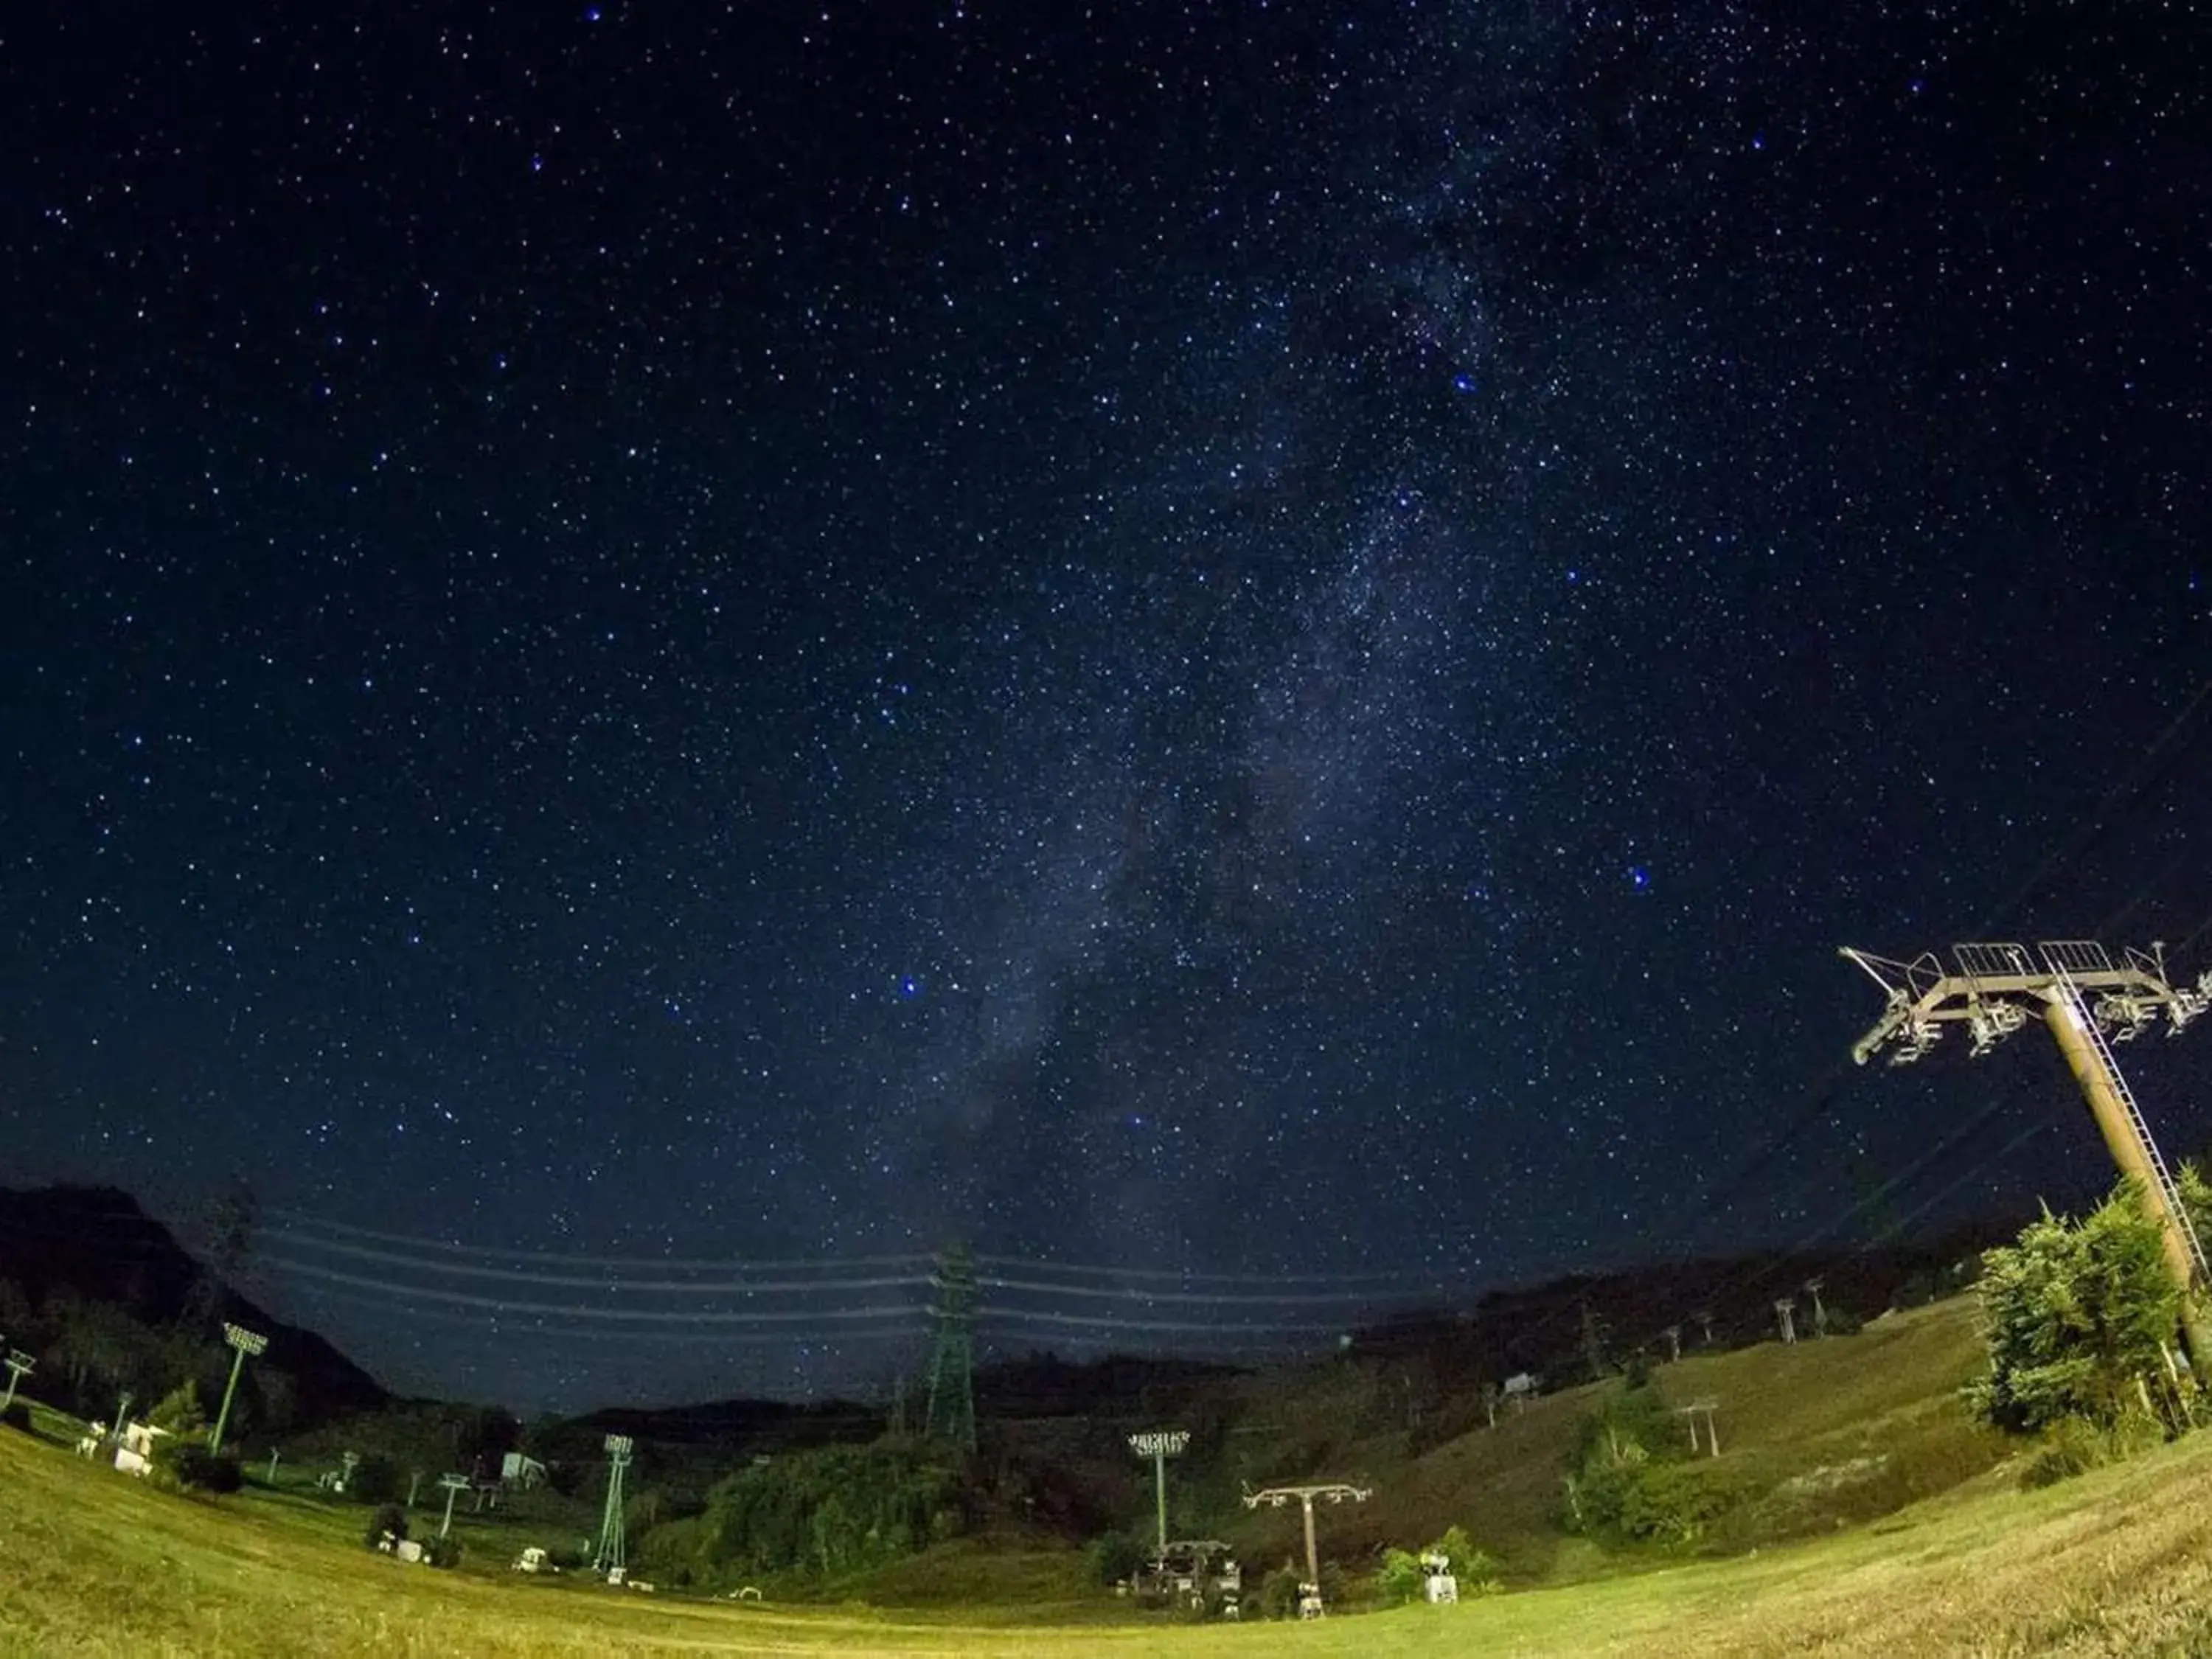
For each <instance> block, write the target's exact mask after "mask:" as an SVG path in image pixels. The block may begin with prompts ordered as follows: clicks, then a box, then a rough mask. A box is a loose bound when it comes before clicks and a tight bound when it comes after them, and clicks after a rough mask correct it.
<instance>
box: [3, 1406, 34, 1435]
mask: <svg viewBox="0 0 2212 1659" xmlns="http://www.w3.org/2000/svg"><path fill="white" fill-rule="evenodd" d="M0 1424H5V1425H7V1426H8V1427H9V1428H11V1429H21V1430H22V1431H23V1432H24V1433H25V1434H28V1433H30V1432H31V1402H30V1401H27V1400H11V1401H9V1402H8V1409H7V1410H6V1411H4V1412H0Z"/></svg>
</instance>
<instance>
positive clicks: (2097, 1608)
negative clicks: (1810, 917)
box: [0, 1433, 2212, 1659]
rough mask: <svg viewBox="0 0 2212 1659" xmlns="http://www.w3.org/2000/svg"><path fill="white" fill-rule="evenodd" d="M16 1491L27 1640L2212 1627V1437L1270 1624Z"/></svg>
mask: <svg viewBox="0 0 2212 1659" xmlns="http://www.w3.org/2000/svg"><path fill="white" fill-rule="evenodd" d="M0 1492H5V1494H6V1496H7V1498H8V1504H7V1509H6V1515H5V1519H4V1522H0V1562H4V1564H5V1568H6V1571H4V1572H0V1651H5V1652H8V1653H10V1654H35V1655H40V1656H44V1655H87V1656H105V1655H125V1654H128V1655H132V1656H140V1655H182V1654H191V1655H201V1654H208V1655H218V1654H264V1653H284V1654H301V1655H341V1654H376V1655H380V1656H381V1655H431V1654H441V1655H442V1654H451V1653H471V1654H482V1655H487V1656H494V1659H501V1656H516V1655H526V1654H547V1655H571V1654H574V1655H578V1656H581V1655H585V1654H592V1655H615V1656H646V1655H653V1656H662V1655H666V1656H674V1655H680V1654H697V1653H754V1654H769V1653H775V1654H787V1653H806V1652H814V1651H825V1650H835V1651H838V1652H844V1653H863V1654H885V1655H889V1654H899V1655H921V1654H978V1655H1011V1654H1017V1653H1019V1654H1036V1655H1054V1654H1071V1653H1079V1652H1081V1653H1096V1652H1104V1653H1109V1654H1111V1653H1117V1652H1118V1653H1123V1654H1128V1655H1137V1654H1149V1653H1156V1652H1165V1653H1169V1654H1189V1655H1193V1656H1205V1655H1220V1654H1232V1653H1233V1654H1250V1655H1255V1656H1257V1655H1259V1654H1261V1653H1274V1652H1277V1651H1285V1650H1286V1651H1291V1652H1295V1653H1308V1654H1315V1655H1323V1654H1352V1653H1373V1652H1376V1651H1389V1652H1398V1653H1406V1654H1411V1655H1417V1656H1418V1655H1426V1654H1435V1655H1443V1654H1455V1655H1457V1654H1467V1655H1481V1654H1570V1653H1588V1654H1623V1655H1628V1654H1644V1653H1651V1654H1660V1653H1666V1654H1674V1653H1680V1652H1682V1651H1685V1650H1695V1651H1698V1652H1700V1653H1711V1654H1738V1655H1761V1654H1782V1653H1802V1652H1808V1651H1812V1652H1827V1653H1833V1654H1839V1655H1869V1656H1871V1655H1876V1654H1894V1653H1936V1652H1967V1651H1971V1652H1974V1653H1978V1654H1986V1655H2007V1654H2027V1653H2037V1654H2043V1653H2050V1654H2059V1655H2093V1654H2096V1655H2103V1654H2124V1653H2125V1654H2132V1653H2142V1652H2151V1651H2160V1650H2167V1651H2203V1650H2205V1647H2206V1644H2208V1643H2212V1436H2200V1437H2197V1438H2196V1439H2195V1440H2193V1441H2191V1442H2186V1443H2182V1444H2180V1445H2177V1446H2173V1447H2170V1448H2166V1449H2163V1450H2161V1451H2159V1452H2157V1453H2154V1454H2153V1455H2149V1456H2147V1457H2144V1458H2142V1459H2140V1460H2138V1461H2136V1462H2133V1463H2130V1464H2128V1465H2125V1466H2123V1467H2120V1468H2111V1469H2105V1470H2100V1471H2099V1472H2097V1473H2096V1474H2092V1475H2089V1476H2087V1477H2084V1478H2083V1479H2082V1480H2079V1481H2075V1482H2071V1483H2069V1484H2067V1485H2064V1486H2058V1487H2054V1488H2051V1489H2047V1490H2045V1491H2042V1492H2028V1493H2023V1492H2011V1491H2002V1492H1981V1493H1978V1494H1975V1495H1972V1496H1953V1497H1948V1498H1940V1499H1936V1500H1933V1501H1931V1502H1929V1503H1927V1504H1921V1505H1917V1506H1916V1507H1915V1508H1913V1509H1911V1510H1908V1511H1906V1512H1905V1513H1903V1514H1901V1515H1899V1516H1894V1517H1893V1518H1891V1519H1890V1520H1888V1521H1887V1522H1882V1523H1880V1524H1879V1525H1877V1526H1875V1527H1872V1528H1862V1529H1859V1530H1857V1531H1854V1532H1851V1533H1849V1534H1843V1535H1838V1536H1832V1537H1828V1538H1825V1539H1820V1540H1817V1541H1810V1542H1808V1543H1803V1544H1799V1545H1795V1546H1790V1547H1783V1548H1780V1549H1776V1550H1770V1551H1763V1552H1761V1553H1759V1554H1758V1555H1756V1556H1753V1557H1748V1558H1739V1559H1732V1560H1727V1561H1717V1562H1710V1563H1699V1564H1696V1565H1685V1566H1677V1567H1673V1568H1669V1569H1666V1570H1662V1571H1650V1572H1645V1573H1640V1574H1637V1575H1634V1576H1630V1577H1615V1578H1612V1579H1609V1580H1606V1581H1604V1582H1601V1583H1585V1584H1579V1585H1573V1586H1569V1587H1565V1588H1559V1589H1543V1590H1535V1591H1529V1592H1524V1593H1520V1594H1514V1595H1504V1596H1499V1597H1495V1598H1492V1599H1490V1600H1487V1601H1480V1602H1474V1603H1470V1604H1468V1605H1467V1606H1464V1607H1458V1608H1435V1609H1431V1608H1425V1607H1417V1608H1410V1609H1407V1610H1406V1611H1404V1612H1402V1613H1388V1614H1380V1615H1376V1616H1374V1617H1371V1618H1365V1619H1349V1618H1347V1619H1338V1620H1329V1621H1327V1622H1326V1623H1324V1624H1322V1625H1320V1626H1267V1627H1265V1628H1259V1627H1254V1626H1246V1627H1243V1628H1236V1627H1225V1626H1212V1627H1206V1628H1177V1627H1169V1626H1161V1625H1158V1624H1150V1625H1143V1626H1111V1627H1094V1628H1090V1629H1069V1628H1066V1627H1054V1626H1036V1625H1030V1626H1007V1625H1004V1624H984V1623H980V1622H976V1621H974V1620H964V1619H958V1618H946V1619H944V1620H933V1619H928V1618H926V1617H922V1616H917V1615H914V1614H902V1615H900V1616H899V1617H898V1618H897V1619H896V1620H893V1619H892V1618H890V1617H889V1616H886V1615H884V1614H880V1613H871V1612H867V1611H866V1610H860V1609H852V1610H845V1609H840V1610H835V1611H828V1610H825V1611H818V1612H817V1611H801V1610H786V1609H777V1608H769V1609H750V1608H747V1609H739V1608H734V1607H726V1606H716V1605H711V1604H705V1603H696V1602H683V1601H674V1600H671V1599H669V1598H665V1597H659V1598H647V1597H646V1596H642V1595H623V1594H622V1593H619V1592H613V1591H608V1590H605V1589H600V1588H599V1587H597V1586H595V1585H592V1584H590V1583H586V1582H582V1581H579V1580H573V1579H572V1580H566V1581H562V1582H560V1583H540V1582H535V1581H527V1580H523V1579H520V1578H514V1577H508V1576H506V1575H502V1574H497V1573H486V1574H481V1575H471V1574H468V1573H436V1572H432V1571H428V1570H427V1569H421V1568H410V1567H406V1566H404V1565H400V1564H399V1563H398V1562H395V1561H393V1560H392V1559H388V1558H384V1557H380V1556H376V1555H373V1554H371V1553H368V1552H367V1551H365V1550H362V1549H361V1548H360V1547H358V1546H357V1545H354V1544H349V1542H347V1541H345V1540H344V1539H343V1537H342V1536H340V1535H339V1534H337V1530H336V1529H335V1528H332V1527H331V1526H330V1525H327V1524H323V1523H321V1522H319V1520H318V1519H317V1518H316V1517H314V1516H311V1515H309V1514H308V1513H307V1509H308V1508H309V1506H308V1505H307V1504H304V1503H302V1502H301V1501H299V1500H294V1499H288V1498H276V1499H271V1498H264V1497H246V1498H234V1499H226V1500H222V1501H220V1502H210V1501H203V1500H195V1499H190V1498H178V1497H173V1496H168V1495H165V1494H162V1493H160V1492H152V1491H149V1490H148V1489H147V1488H145V1487H143V1486H140V1485H139V1484H138V1483H137V1482H135V1481H131V1480H126V1479H125V1478H122V1477H119V1476H117V1475H115V1474H113V1473H112V1472H111V1471H107V1470H105V1469H101V1468H95V1467H94V1466H92V1465H90V1464H88V1463H85V1462H79V1461H78V1460H76V1459H75V1458H73V1457H71V1456H70V1455H69V1454H68V1452H67V1450H66V1449H64V1448H58V1447H56V1446H52V1445H49V1444H44V1443H38V1442H35V1441H33V1440H30V1439H27V1437H23V1436H21V1435H19V1434H14V1433H8V1434H0ZM340 1513H342V1514H345V1515H346V1516H347V1517H348V1518H349V1519H350V1518H351V1512H348V1511H341V1512H340Z"/></svg>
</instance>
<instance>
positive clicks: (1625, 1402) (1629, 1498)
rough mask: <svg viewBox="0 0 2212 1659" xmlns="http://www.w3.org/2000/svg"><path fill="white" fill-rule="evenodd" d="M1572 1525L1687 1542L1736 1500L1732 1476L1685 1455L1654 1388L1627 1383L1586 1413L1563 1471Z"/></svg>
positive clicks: (1597, 1532) (1626, 1537) (1629, 1538)
mask: <svg viewBox="0 0 2212 1659" xmlns="http://www.w3.org/2000/svg"><path fill="white" fill-rule="evenodd" d="M1566 1495H1567V1513H1566V1524H1567V1529H1568V1530H1569V1531H1570V1532H1578V1533H1581V1534H1584V1535H1585V1536H1587V1537H1591V1538H1599V1539H1605V1540H1608V1541H1613V1542H1616V1543H1624V1542H1636V1543H1662V1544H1688V1543H1694V1542H1695V1541H1697V1540H1699V1538H1702V1537H1703V1536H1704V1535H1705V1532H1706V1530H1707V1529H1708V1528H1710V1527H1711V1524H1712V1523H1713V1522H1715V1521H1717V1520H1718V1519H1719V1518H1720V1517H1721V1516H1722V1515H1723V1514H1725V1513H1726V1512H1727V1510H1729V1508H1730V1507H1731V1506H1732V1505H1733V1504H1734V1503H1735V1498H1736V1495H1737V1493H1736V1488H1735V1483H1734V1480H1733V1479H1732V1477H1731V1476H1729V1475H1727V1474H1723V1473H1722V1472H1721V1471H1720V1470H1718V1469H1717V1468H1715V1467H1714V1466H1713V1465H1712V1464H1711V1463H1709V1462H1694V1463H1692V1462H1684V1461H1683V1455H1682V1443H1681V1441H1680V1439H1679V1438H1678V1437H1677V1436H1676V1434H1675V1431H1674V1422H1673V1420H1672V1418H1671V1416H1670V1414H1669V1413H1668V1410H1667V1407H1666V1402H1665V1401H1662V1400H1661V1399H1660V1398H1659V1396H1658V1395H1657V1393H1656V1391H1654V1390H1652V1389H1624V1390H1622V1391H1621V1392H1620V1393H1617V1394H1614V1395H1610V1396H1609V1397H1607V1399H1606V1400H1605V1401H1602V1402H1601V1404H1600V1406H1599V1407H1598V1409H1597V1410H1596V1411H1595V1413H1592V1414H1591V1415H1590V1416H1589V1417H1588V1418H1586V1419H1583V1425H1582V1428H1581V1431H1580V1433H1579V1434H1578V1435H1577V1440H1576V1446H1575V1450H1574V1453H1573V1456H1572V1459H1571V1462H1570V1463H1569V1465H1568V1472H1567V1477H1566Z"/></svg>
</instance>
